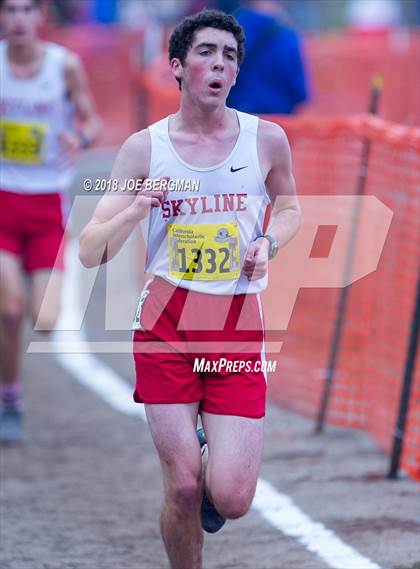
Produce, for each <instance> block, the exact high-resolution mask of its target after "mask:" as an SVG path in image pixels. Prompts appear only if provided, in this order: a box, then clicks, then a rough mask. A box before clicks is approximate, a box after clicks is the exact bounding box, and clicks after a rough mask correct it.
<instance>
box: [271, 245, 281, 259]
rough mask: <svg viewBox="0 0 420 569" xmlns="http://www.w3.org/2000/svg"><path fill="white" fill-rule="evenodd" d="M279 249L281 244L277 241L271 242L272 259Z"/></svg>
mask: <svg viewBox="0 0 420 569" xmlns="http://www.w3.org/2000/svg"><path fill="white" fill-rule="evenodd" d="M278 250H279V246H278V245H277V241H273V242H272V243H270V253H269V257H270V259H272V258H273V257H275V256H276V254H277V251H278Z"/></svg>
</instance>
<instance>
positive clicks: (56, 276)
mask: <svg viewBox="0 0 420 569" xmlns="http://www.w3.org/2000/svg"><path fill="white" fill-rule="evenodd" d="M62 286H63V271H60V270H55V269H53V270H51V269H40V270H37V271H34V272H33V273H32V274H31V292H30V305H31V315H32V321H33V324H34V326H35V329H36V330H41V331H45V332H49V331H51V330H52V329H53V328H54V326H55V323H56V321H57V318H58V315H59V312H60V303H61V302H60V301H61V290H62Z"/></svg>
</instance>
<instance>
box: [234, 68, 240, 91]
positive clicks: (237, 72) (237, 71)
mask: <svg viewBox="0 0 420 569" xmlns="http://www.w3.org/2000/svg"><path fill="white" fill-rule="evenodd" d="M238 74H239V67H238V69H237V70H236V75H235V78H234V80H233V83H232V87H233V86H234V85H236V78H237V77H238Z"/></svg>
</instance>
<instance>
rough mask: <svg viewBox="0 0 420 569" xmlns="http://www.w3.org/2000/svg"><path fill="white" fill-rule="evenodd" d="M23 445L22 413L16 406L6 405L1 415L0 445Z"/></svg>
mask: <svg viewBox="0 0 420 569" xmlns="http://www.w3.org/2000/svg"><path fill="white" fill-rule="evenodd" d="M22 443H23V428H22V413H21V411H19V409H17V408H16V407H15V406H14V405H5V406H4V407H3V410H2V412H1V414H0V444H8V445H20V444H22Z"/></svg>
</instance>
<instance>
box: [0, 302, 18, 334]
mask: <svg viewBox="0 0 420 569" xmlns="http://www.w3.org/2000/svg"><path fill="white" fill-rule="evenodd" d="M23 310H24V303H23V299H21V298H20V297H13V298H10V299H9V301H8V302H7V304H5V305H4V306H2V307H0V319H1V321H2V323H3V324H4V325H5V326H6V327H7V329H8V330H16V329H17V328H19V326H20V324H21V322H22V319H23Z"/></svg>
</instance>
